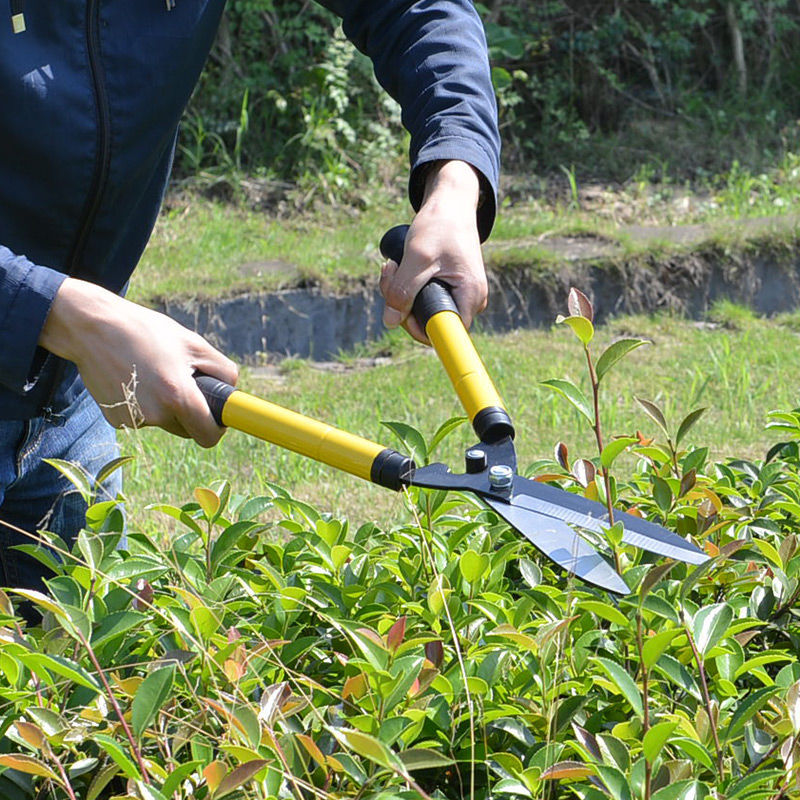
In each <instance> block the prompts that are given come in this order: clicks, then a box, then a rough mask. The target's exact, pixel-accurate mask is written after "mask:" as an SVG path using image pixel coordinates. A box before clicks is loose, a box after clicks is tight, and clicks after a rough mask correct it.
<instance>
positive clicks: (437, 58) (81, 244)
mask: <svg viewBox="0 0 800 800" xmlns="http://www.w3.org/2000/svg"><path fill="white" fill-rule="evenodd" d="M322 4H323V5H325V6H327V7H328V8H330V9H331V10H333V11H334V12H336V13H337V14H339V15H340V16H341V17H342V19H343V24H344V30H345V33H346V34H347V35H348V36H349V37H350V39H351V40H352V41H353V42H354V43H355V44H356V46H357V47H359V49H361V50H362V51H363V52H365V53H366V54H367V55H369V56H370V57H371V58H372V61H373V63H374V66H375V72H376V75H377V77H378V79H379V81H380V82H381V84H382V85H383V86H384V87H385V88H386V89H387V90H388V91H389V93H390V94H391V95H392V96H394V97H395V98H396V99H397V100H398V101H399V103H400V105H401V107H402V109H403V121H404V124H405V125H406V127H407V128H408V129H409V131H410V132H411V167H412V170H411V179H410V184H409V189H410V195H411V201H412V204H413V205H414V206H415V207H418V206H419V203H420V200H421V194H422V184H423V180H422V175H423V172H424V170H422V169H421V167H423V165H424V164H426V163H428V162H430V161H433V160H436V159H452V158H457V159H462V160H464V161H467V162H469V163H470V164H472V165H473V166H474V167H475V168H477V169H478V170H479V172H480V173H481V174H482V175H483V176H484V181H485V183H486V186H485V189H486V195H487V197H486V200H485V202H484V204H483V206H482V207H481V210H480V211H479V228H480V231H481V236H482V238H486V236H488V234H489V231H490V229H491V226H492V222H493V219H494V213H495V191H494V189H495V187H496V185H497V176H498V153H499V140H498V133H497V124H496V108H495V102H494V95H493V93H492V88H491V81H490V77H489V68H488V63H487V57H486V45H485V40H484V34H483V29H482V26H481V23H480V20H479V19H478V17H477V14H476V13H475V10H474V8H473V7H472V3H471V2H470V0H416V2H415V1H414V0H381V1H380V2H379V1H378V0H322ZM223 6H224V2H223V0H177V4H176V6H175V7H174V9H173V10H171V11H167V9H166V4H165V3H164V0H115V2H108V0H27V3H26V5H25V18H26V23H27V30H26V32H24V33H21V34H16V35H15V34H14V33H12V31H11V25H10V23H9V22H8V21H7V20H5V21H3V20H2V19H0V22H1V23H2V24H0V419H28V418H30V417H32V416H36V415H37V414H38V413H41V411H42V409H43V408H44V407H45V406H47V407H50V408H52V409H53V410H55V411H58V410H59V409H60V408H63V407H64V406H65V405H66V404H68V403H69V402H70V401H71V400H72V399H73V398H74V397H75V395H76V394H77V393H78V392H79V391H80V390H81V388H82V384H81V381H80V378H79V376H78V375H77V370H76V369H75V367H74V365H72V364H70V363H67V362H63V361H61V360H60V359H57V358H56V357H54V356H52V355H51V354H48V353H46V352H45V351H43V350H42V349H41V348H39V347H37V341H38V338H39V334H40V332H41V329H42V326H43V324H44V321H45V318H46V316H47V313H48V310H49V308H50V305H51V303H52V300H53V298H54V296H55V294H56V292H57V290H58V288H59V286H60V285H61V282H62V281H63V280H64V278H65V276H67V275H71V276H74V277H77V278H82V279H85V280H90V281H93V282H95V283H98V284H100V285H102V286H104V287H106V288H107V289H110V290H112V291H114V292H119V291H121V290H122V289H123V287H124V286H125V285H126V283H127V281H128V279H129V278H130V276H131V273H132V272H133V269H134V267H135V266H136V264H137V262H138V260H139V258H140V257H141V254H142V251H143V250H144V247H145V245H146V243H147V240H148V238H149V236H150V234H151V231H152V228H153V225H154V223H155V219H156V216H157V214H158V211H159V207H160V204H161V201H162V198H163V194H164V189H165V186H166V184H167V180H168V177H169V172H170V167H171V164H172V157H173V153H174V149H175V139H176V132H177V128H178V123H179V120H180V117H181V113H182V111H183V109H184V107H185V105H186V103H187V101H188V99H189V96H190V94H191V92H192V89H193V87H194V85H195V83H196V81H197V79H198V77H199V75H200V72H201V70H202V68H203V64H204V62H205V60H206V57H207V55H208V52H209V49H210V47H211V45H212V42H213V39H214V35H215V33H216V30H217V27H218V25H219V20H220V16H221V14H222V11H223ZM375 233H376V236H377V235H378V234H379V231H376V232H375Z"/></svg>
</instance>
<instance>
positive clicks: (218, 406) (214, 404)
mask: <svg viewBox="0 0 800 800" xmlns="http://www.w3.org/2000/svg"><path fill="white" fill-rule="evenodd" d="M194 379H195V381H197V385H198V386H199V387H200V391H201V392H202V393H203V396H204V397H205V398H206V402H207V403H208V407H209V408H210V409H211V413H212V414H213V415H214V421H215V422H216V423H217V425H222V424H223V422H222V409H223V408H224V407H225V403H227V402H228V398H229V397H230V396H231V395H232V394H233V393H234V392H235V391H236V389H235V388H234V387H233V386H231V385H230V384H229V383H225V381H221V380H220V379H219V378H212V377H211V376H210V375H203V374H201V373H197V374H196V375H195V376H194Z"/></svg>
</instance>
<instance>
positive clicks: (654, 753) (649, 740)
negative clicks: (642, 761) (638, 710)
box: [642, 722, 678, 764]
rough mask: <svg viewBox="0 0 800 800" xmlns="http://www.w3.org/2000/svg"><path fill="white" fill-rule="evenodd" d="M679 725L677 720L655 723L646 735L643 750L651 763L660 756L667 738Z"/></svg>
mask: <svg viewBox="0 0 800 800" xmlns="http://www.w3.org/2000/svg"><path fill="white" fill-rule="evenodd" d="M677 727H678V723H677V722H659V723H657V724H656V725H653V726H652V727H651V728H650V730H649V731H647V733H646V734H645V735H644V739H643V740H642V752H643V753H644V757H645V758H646V759H647V760H648V761H649V762H650V763H651V764H652V763H653V762H654V761H655V760H656V759H657V758H658V756H659V754H660V753H661V750H662V749H663V747H664V745H665V744H666V743H667V740H668V739H669V737H670V736H671V735H672V732H673V731H674V730H675V728H677Z"/></svg>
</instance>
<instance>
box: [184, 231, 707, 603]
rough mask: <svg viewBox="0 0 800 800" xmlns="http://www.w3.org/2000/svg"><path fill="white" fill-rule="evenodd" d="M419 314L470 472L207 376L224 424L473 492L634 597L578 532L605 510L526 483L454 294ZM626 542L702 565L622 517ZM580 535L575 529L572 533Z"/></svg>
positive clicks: (338, 462)
mask: <svg viewBox="0 0 800 800" xmlns="http://www.w3.org/2000/svg"><path fill="white" fill-rule="evenodd" d="M407 230H408V226H405V225H403V226H398V227H396V228H392V229H391V230H390V231H389V232H388V233H387V234H386V235H385V236H384V237H383V239H382V241H381V252H382V254H383V255H384V257H386V258H390V259H392V260H393V261H396V262H397V263H398V264H399V263H400V261H401V260H402V257H403V247H404V243H405V236H406V232H407ZM413 314H414V316H415V317H416V319H417V321H418V322H419V323H420V326H421V327H422V328H423V330H424V331H425V333H426V335H427V337H428V339H429V340H430V342H431V344H432V345H433V348H434V350H435V351H436V354H437V355H438V356H439V359H440V361H441V363H442V365H443V366H444V368H445V371H446V372H447V375H448V377H449V378H450V381H451V383H452V385H453V388H454V389H455V391H456V394H457V395H458V397H459V400H460V401H461V405H462V406H463V408H464V410H465V411H466V413H467V416H468V417H469V420H470V422H471V423H472V427H473V430H474V431H475V434H476V435H477V437H478V442H477V444H474V445H472V446H471V447H469V448H468V449H467V450H466V453H465V459H464V461H465V468H464V472H463V473H458V472H452V471H451V470H450V468H449V467H448V466H447V465H446V464H441V463H436V464H430V465H428V466H424V467H418V466H417V465H416V464H415V463H414V461H413V460H412V459H411V458H410V457H409V456H407V455H405V454H403V453H400V452H398V451H396V450H393V449H391V448H387V447H383V446H382V445H380V444H377V443H375V442H371V441H369V440H367V439H363V438H361V437H360V436H356V435H354V434H352V433H349V432H347V431H344V430H341V429H339V428H334V427H332V426H330V425H327V424H326V423H324V422H321V421H319V420H316V419H312V418H311V417H307V416H304V415H302V414H299V413H297V412H295V411H291V410H289V409H287V408H283V407H281V406H278V405H275V404H274V403H271V402H269V401H268V400H263V399H260V398H258V397H255V396H254V395H251V394H248V393H246V392H243V391H241V390H239V389H236V388H234V387H233V386H231V385H229V384H227V383H225V382H223V381H220V380H217V379H216V378H212V377H209V376H207V375H202V376H197V378H196V380H197V383H198V385H199V386H200V389H201V390H202V392H203V394H204V395H205V397H206V400H207V401H208V404H209V407H210V409H211V412H212V413H213V415H214V418H215V419H216V421H217V423H218V424H219V425H224V426H227V427H229V428H235V429H236V430H239V431H243V432H244V433H248V434H250V435H252V436H256V437H258V438H259V439H262V440H264V441H267V442H270V443H272V444H275V445H278V446H279V447H284V448H287V449H289V450H292V451H294V452H295V453H299V454H301V455H304V456H308V457H310V458H313V459H315V460H316V461H320V462H322V463H324V464H328V465H330V466H332V467H335V468H337V469H340V470H343V471H344V472H348V473H350V474H352V475H356V476H358V477H359V478H364V479H365V480H369V481H372V482H373V483H377V484H379V485H380V486H384V487H386V488H388V489H393V490H400V489H402V488H403V487H406V486H418V487H422V488H425V489H443V490H453V491H460V492H469V493H471V494H473V495H476V496H477V497H478V498H480V500H481V501H482V502H483V503H485V504H486V505H487V506H488V507H489V508H491V509H492V511H494V512H495V513H496V514H497V515H498V516H499V517H501V518H502V519H503V520H505V521H506V522H507V523H508V524H509V525H511V526H512V527H513V528H514V529H516V530H517V531H518V532H519V533H521V534H522V535H523V536H525V537H526V538H527V539H528V540H529V541H530V542H531V543H532V544H533V545H534V546H535V547H536V548H537V549H539V550H540V551H541V552H542V553H543V554H544V555H545V556H547V557H548V558H549V559H550V560H552V561H553V562H555V563H556V564H558V565H559V566H561V567H562V568H564V569H565V570H567V571H568V572H571V573H573V574H574V575H576V576H577V577H579V578H580V579H581V580H583V581H586V582H587V583H590V584H594V585H595V586H599V587H600V588H602V589H606V590H608V591H610V592H615V593H617V594H628V593H629V591H630V590H629V588H628V586H627V584H626V583H625V582H624V581H623V579H622V577H621V576H620V575H619V574H618V573H617V572H616V571H615V570H614V568H613V567H612V566H611V565H610V564H609V562H608V561H606V559H605V558H604V557H603V556H602V555H601V554H600V552H598V551H597V550H596V549H595V548H594V547H593V546H592V545H591V544H590V543H589V542H588V541H587V540H586V539H584V538H583V537H582V536H581V535H580V534H578V533H577V532H576V531H575V530H574V529H573V527H574V528H579V529H583V530H586V531H591V532H593V533H595V534H599V535H600V536H601V537H602V536H604V534H605V531H606V530H607V529H608V528H609V527H610V522H609V517H608V510H607V508H606V507H605V506H604V505H602V504H601V503H598V502H595V501H593V500H589V499H588V498H586V497H582V496H580V495H577V494H573V493H571V492H568V491H566V490H565V489H560V488H558V487H555V486H551V485H547V484H544V483H541V482H539V481H535V480H532V479H530V478H525V477H523V476H521V475H519V474H517V456H516V451H515V449H514V426H513V424H512V422H511V417H510V416H509V414H508V411H507V410H506V408H505V406H504V405H503V401H502V400H501V399H500V395H499V394H498V392H497V389H495V387H494V384H493V383H492V380H491V378H490V377H489V375H488V373H487V371H486V367H485V366H484V364H483V362H482V361H481V359H480V356H479V355H478V353H477V351H476V350H475V347H474V345H473V343H472V340H471V338H470V336H469V334H468V333H467V330H466V328H465V327H464V324H463V322H462V320H461V317H460V316H459V313H458V308H457V306H456V304H455V301H454V300H453V297H452V295H451V293H450V290H449V287H448V286H447V285H446V284H444V283H442V282H441V281H438V280H436V279H434V280H432V281H430V282H429V283H428V284H427V285H426V286H425V287H423V289H422V290H421V291H420V293H419V294H418V295H417V297H416V300H415V302H414V306H413ZM614 519H615V521H617V522H622V525H623V528H624V532H623V535H622V541H623V542H624V543H625V544H629V545H634V546H636V547H639V548H641V549H643V550H648V551H650V552H652V553H655V554H657V555H659V556H665V557H668V558H672V559H675V560H676V561H684V562H687V563H689V564H701V563H703V562H704V561H706V559H707V556H706V554H705V553H703V552H702V551H701V550H700V549H699V548H697V547H696V546H695V545H694V544H693V543H691V542H689V541H687V540H686V539H683V538H682V537H681V536H678V535H677V534H675V533H673V532H671V531H669V530H667V529H666V528H663V527H661V526H660V525H657V524H655V523H653V522H650V521H648V520H646V519H642V518H640V517H636V516H634V515H632V514H628V513H625V512H623V511H616V510H615V512H614ZM571 526H573V527H571Z"/></svg>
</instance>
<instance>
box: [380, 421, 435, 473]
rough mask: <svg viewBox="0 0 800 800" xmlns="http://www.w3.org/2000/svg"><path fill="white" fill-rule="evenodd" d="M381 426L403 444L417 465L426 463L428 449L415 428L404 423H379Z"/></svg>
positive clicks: (422, 437)
mask: <svg viewBox="0 0 800 800" xmlns="http://www.w3.org/2000/svg"><path fill="white" fill-rule="evenodd" d="M381 425H383V426H384V428H388V429H389V430H390V431H391V432H392V433H393V434H394V435H395V436H396V437H397V438H398V439H399V440H400V441H401V442H402V443H403V445H404V446H405V448H406V449H407V450H408V451H409V455H410V456H411V458H413V459H414V461H415V462H416V463H417V464H427V463H428V447H427V445H426V444H425V437H424V436H423V435H422V434H421V433H420V432H419V431H418V430H417V429H416V428H414V427H412V426H411V425H407V424H406V423H405V422H381Z"/></svg>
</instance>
